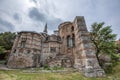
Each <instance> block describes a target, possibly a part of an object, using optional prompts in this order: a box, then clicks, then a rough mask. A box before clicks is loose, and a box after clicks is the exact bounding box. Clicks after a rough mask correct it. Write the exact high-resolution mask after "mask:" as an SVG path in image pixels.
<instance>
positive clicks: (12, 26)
mask: <svg viewBox="0 0 120 80" xmlns="http://www.w3.org/2000/svg"><path fill="white" fill-rule="evenodd" d="M75 16H84V17H85V20H86V24H87V27H88V30H90V26H91V24H92V23H94V22H103V21H104V22H105V23H106V25H110V26H112V27H111V28H112V29H113V33H115V34H118V36H117V38H120V0H0V32H5V31H22V30H24V31H36V32H42V31H43V28H44V25H45V24H46V23H47V24H48V29H49V33H50V34H51V33H52V31H53V30H55V29H57V27H58V25H59V24H60V23H61V22H64V21H73V20H74V18H75Z"/></svg>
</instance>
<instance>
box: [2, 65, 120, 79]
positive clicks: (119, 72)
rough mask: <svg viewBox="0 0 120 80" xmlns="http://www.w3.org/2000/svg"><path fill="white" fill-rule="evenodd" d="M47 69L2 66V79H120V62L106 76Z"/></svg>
mask: <svg viewBox="0 0 120 80" xmlns="http://www.w3.org/2000/svg"><path fill="white" fill-rule="evenodd" d="M0 66H1V65H0ZM34 71H35V72H34ZM46 71H47V72H46ZM46 71H43V72H42V70H41V69H39V68H35V69H15V70H8V69H6V68H3V66H2V67H1V69H0V80H120V63H119V65H117V66H116V67H115V68H114V73H112V74H108V75H107V76H106V77H105V78H86V77H84V76H83V75H81V74H80V73H79V72H76V71H68V72H51V70H46Z"/></svg>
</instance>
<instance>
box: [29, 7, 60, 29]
mask: <svg viewBox="0 0 120 80" xmlns="http://www.w3.org/2000/svg"><path fill="white" fill-rule="evenodd" d="M28 16H29V17H30V18H31V19H33V20H35V21H38V23H40V22H39V21H41V23H47V24H48V29H49V30H53V29H57V27H58V25H59V24H60V23H61V22H62V20H61V19H60V18H56V17H54V16H48V15H47V14H43V13H42V12H40V11H39V9H37V8H31V9H30V11H29V14H28Z"/></svg>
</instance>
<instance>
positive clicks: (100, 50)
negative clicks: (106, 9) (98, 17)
mask: <svg viewBox="0 0 120 80" xmlns="http://www.w3.org/2000/svg"><path fill="white" fill-rule="evenodd" d="M103 25H104V22H101V23H93V24H92V27H91V32H90V38H91V40H92V42H93V43H94V45H95V48H96V57H97V59H98V62H99V64H100V66H101V67H103V65H104V62H102V61H100V59H99V55H101V54H106V55H108V56H109V57H110V58H111V59H112V61H115V60H117V59H118V56H117V55H116V53H117V51H116V44H115V39H116V34H113V33H112V29H111V26H105V27H103Z"/></svg>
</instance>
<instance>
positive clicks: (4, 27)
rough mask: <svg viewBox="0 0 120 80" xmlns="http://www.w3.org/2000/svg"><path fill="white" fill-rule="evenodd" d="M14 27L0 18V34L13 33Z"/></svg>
mask: <svg viewBox="0 0 120 80" xmlns="http://www.w3.org/2000/svg"><path fill="white" fill-rule="evenodd" d="M14 28H15V27H14V25H13V24H12V23H10V22H8V21H5V20H3V19H1V18H0V32H3V31H13V30H14Z"/></svg>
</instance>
